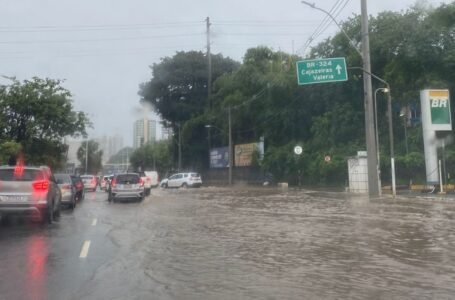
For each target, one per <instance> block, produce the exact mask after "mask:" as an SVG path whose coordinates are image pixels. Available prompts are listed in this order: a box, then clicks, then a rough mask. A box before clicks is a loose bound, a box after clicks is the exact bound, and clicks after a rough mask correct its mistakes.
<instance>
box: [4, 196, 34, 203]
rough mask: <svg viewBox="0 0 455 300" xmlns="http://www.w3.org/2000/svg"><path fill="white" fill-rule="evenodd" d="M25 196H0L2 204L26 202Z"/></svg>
mask: <svg viewBox="0 0 455 300" xmlns="http://www.w3.org/2000/svg"><path fill="white" fill-rule="evenodd" d="M27 200H28V197H26V196H0V201H2V202H27Z"/></svg>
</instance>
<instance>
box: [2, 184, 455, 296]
mask: <svg viewBox="0 0 455 300" xmlns="http://www.w3.org/2000/svg"><path fill="white" fill-rule="evenodd" d="M84 201H85V202H83V203H82V204H81V206H80V208H79V209H78V210H76V211H75V212H74V214H72V215H70V214H69V213H67V214H64V215H63V216H62V221H60V222H59V224H55V225H52V226H51V227H50V228H46V227H44V228H43V227H33V228H30V227H29V226H31V225H27V223H26V224H25V225H24V224H22V223H18V224H15V223H13V224H10V225H8V226H2V227H0V238H1V240H0V241H1V243H0V251H1V253H2V255H1V256H0V258H1V259H0V263H2V265H3V267H2V270H4V272H3V274H2V275H0V290H1V291H2V295H3V296H0V299H347V298H349V299H398V298H400V299H402V298H404V299H452V298H454V297H455V287H454V285H453V283H454V282H455V254H454V250H455V220H454V216H455V201H454V200H453V199H442V200H431V199H421V198H417V197H414V198H401V199H398V200H392V199H390V198H383V199H375V200H368V199H367V198H366V197H362V196H349V195H348V194H345V193H329V192H311V191H301V190H281V189H274V188H239V189H234V190H229V189H227V188H210V187H203V188H200V189H178V190H177V189H175V190H174V189H172V190H170V189H167V190H163V189H155V190H152V194H151V196H150V197H148V198H147V199H145V200H144V201H143V202H140V203H115V204H110V203H108V202H107V201H106V195H105V193H104V192H97V193H93V194H92V195H90V197H89V198H88V199H86V200H84ZM94 218H96V220H97V222H93V220H94ZM94 223H96V225H94ZM86 240H90V242H91V246H90V251H89V252H88V255H87V257H86V258H80V257H79V253H80V251H81V246H82V245H83V243H84V241H86ZM31 244H33V249H34V250H38V251H30V250H33V249H31V248H30V247H31V246H30V245H31ZM21 245H22V246H24V245H25V248H24V247H22V246H21ZM27 245H28V246H27ZM14 247H22V248H24V249H22V250H21V251H16V250H15V249H14ZM27 247H28V248H27ZM38 248H39V249H38ZM27 249H29V250H27ZM20 253H22V254H23V255H24V256H26V258H25V261H26V262H27V261H28V262H29V263H28V264H27V263H26V268H24V266H23V265H24V263H23V261H24V258H21V257H20V255H18V254H20ZM30 269H31V270H34V274H33V276H34V277H35V278H39V281H36V280H35V281H33V284H31V283H32V281H30V280H29V281H28V283H30V284H28V285H27V286H28V289H26V290H25V291H24V290H16V289H14V282H17V280H22V281H21V282H26V283H27V280H28V279H30V275H27V273H26V272H27V270H30ZM7 274H9V275H7ZM27 278H28V279H27ZM24 280H25V281H24ZM30 295H33V297H30ZM5 296H6V297H5ZM2 297H3V298H2Z"/></svg>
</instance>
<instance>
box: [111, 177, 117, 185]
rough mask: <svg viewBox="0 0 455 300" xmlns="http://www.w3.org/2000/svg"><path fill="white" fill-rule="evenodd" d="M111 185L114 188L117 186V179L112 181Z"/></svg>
mask: <svg viewBox="0 0 455 300" xmlns="http://www.w3.org/2000/svg"><path fill="white" fill-rule="evenodd" d="M111 185H112V187H115V186H116V185H117V181H116V180H115V178H114V179H112V182H111Z"/></svg>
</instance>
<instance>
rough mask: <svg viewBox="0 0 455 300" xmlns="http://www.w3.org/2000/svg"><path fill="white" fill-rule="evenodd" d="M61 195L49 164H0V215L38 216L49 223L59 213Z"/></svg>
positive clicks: (3, 216) (5, 216)
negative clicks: (45, 165)
mask: <svg viewBox="0 0 455 300" xmlns="http://www.w3.org/2000/svg"><path fill="white" fill-rule="evenodd" d="M61 199H62V195H61V192H60V188H59V187H58V185H57V182H56V180H55V178H54V176H53V174H52V172H51V170H50V169H49V168H48V167H27V166H3V167H0V215H1V216H2V222H4V221H5V219H6V218H7V217H8V215H11V214H25V215H38V216H40V217H41V220H42V221H43V222H47V223H49V224H51V223H52V222H53V221H54V217H56V216H59V215H60V205H61Z"/></svg>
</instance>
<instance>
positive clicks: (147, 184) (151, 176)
mask: <svg viewBox="0 0 455 300" xmlns="http://www.w3.org/2000/svg"><path fill="white" fill-rule="evenodd" d="M139 174H140V175H141V178H142V181H143V182H144V188H145V194H146V195H147V196H148V195H149V194H150V190H151V188H152V187H157V186H158V184H159V182H160V178H159V176H158V172H156V171H144V172H139Z"/></svg>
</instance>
